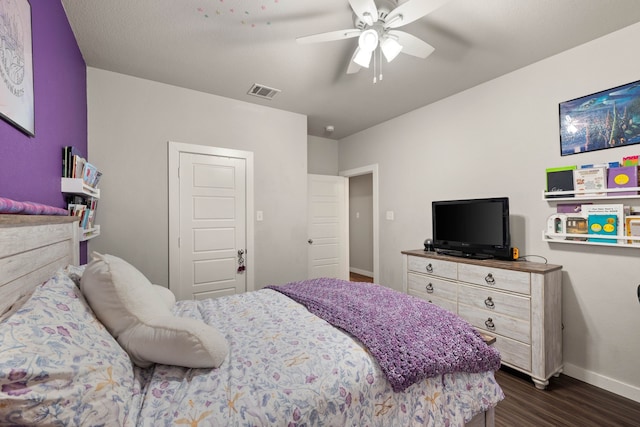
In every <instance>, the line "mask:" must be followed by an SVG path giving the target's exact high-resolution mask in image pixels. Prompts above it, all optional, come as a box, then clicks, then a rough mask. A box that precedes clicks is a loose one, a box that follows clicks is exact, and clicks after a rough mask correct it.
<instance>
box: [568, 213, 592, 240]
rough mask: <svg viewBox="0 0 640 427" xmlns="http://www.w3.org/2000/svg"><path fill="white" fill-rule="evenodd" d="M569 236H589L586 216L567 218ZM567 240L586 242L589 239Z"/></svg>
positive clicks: (573, 237) (572, 237)
mask: <svg viewBox="0 0 640 427" xmlns="http://www.w3.org/2000/svg"><path fill="white" fill-rule="evenodd" d="M565 232H566V233H567V234H588V233H589V227H588V219H587V218H586V217H584V216H576V215H573V216H569V215H568V216H567V219H566V229H565ZM567 240H577V241H583V242H584V241H586V240H587V237H586V236H585V237H578V236H567Z"/></svg>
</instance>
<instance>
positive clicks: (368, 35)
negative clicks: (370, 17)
mask: <svg viewBox="0 0 640 427" xmlns="http://www.w3.org/2000/svg"><path fill="white" fill-rule="evenodd" d="M358 46H359V47H360V50H366V51H367V52H373V51H374V50H375V48H376V47H378V32H377V31H376V30H374V29H371V28H369V29H368V30H364V31H363V32H362V34H360V37H358Z"/></svg>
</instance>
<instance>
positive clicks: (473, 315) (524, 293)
mask: <svg viewBox="0 0 640 427" xmlns="http://www.w3.org/2000/svg"><path fill="white" fill-rule="evenodd" d="M402 255H403V278H402V289H403V291H404V292H407V293H409V294H410V295H413V296H416V297H418V298H422V299H424V300H425V301H428V302H430V303H433V304H436V305H438V306H440V307H442V308H445V309H447V310H450V311H451V312H453V313H456V314H458V315H459V316H460V317H462V318H463V319H465V320H467V321H468V322H469V323H471V324H472V325H473V326H474V327H475V328H476V329H478V330H480V331H481V332H482V333H485V334H487V335H491V336H493V337H495V338H496V342H495V344H493V345H494V346H495V347H496V348H497V349H498V351H500V355H501V356H502V364H503V365H505V366H509V367H511V368H514V369H516V370H519V371H520V372H524V373H525V374H527V375H530V376H531V378H532V380H533V382H534V383H535V386H536V387H537V388H541V389H543V388H545V387H546V386H547V384H548V383H549V378H550V377H551V376H553V375H557V374H559V373H560V372H562V369H563V364H562V274H563V272H562V266H561V265H553V264H541V263H535V262H530V261H517V262H513V261H501V260H497V259H490V260H476V259H471V258H468V257H460V256H449V255H443V254H437V253H435V252H425V251H423V250H422V249H419V250H407V251H402Z"/></svg>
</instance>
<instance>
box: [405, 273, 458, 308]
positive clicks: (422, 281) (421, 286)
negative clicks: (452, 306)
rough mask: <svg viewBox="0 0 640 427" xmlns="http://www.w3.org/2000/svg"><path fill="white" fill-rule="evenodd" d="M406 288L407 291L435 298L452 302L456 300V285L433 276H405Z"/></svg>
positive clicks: (411, 274)
mask: <svg viewBox="0 0 640 427" xmlns="http://www.w3.org/2000/svg"><path fill="white" fill-rule="evenodd" d="M407 286H408V287H409V290H412V291H418V292H421V293H423V294H427V295H429V296H434V297H437V298H446V299H450V300H452V301H455V300H456V298H457V292H458V285H457V284H455V283H453V282H448V281H446V280H442V279H438V278H437V277H433V276H428V275H423V274H415V273H409V274H408V275H407Z"/></svg>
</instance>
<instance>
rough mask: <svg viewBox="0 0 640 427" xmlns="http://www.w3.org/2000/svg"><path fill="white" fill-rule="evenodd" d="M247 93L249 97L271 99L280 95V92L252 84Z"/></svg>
mask: <svg viewBox="0 0 640 427" xmlns="http://www.w3.org/2000/svg"><path fill="white" fill-rule="evenodd" d="M247 93H248V94H249V95H253V96H257V97H258V98H264V99H273V97H274V96H276V95H277V94H278V93H280V90H279V89H274V88H272V87H267V86H264V85H259V84H257V83H254V84H253V86H251V89H249V92H247Z"/></svg>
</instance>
